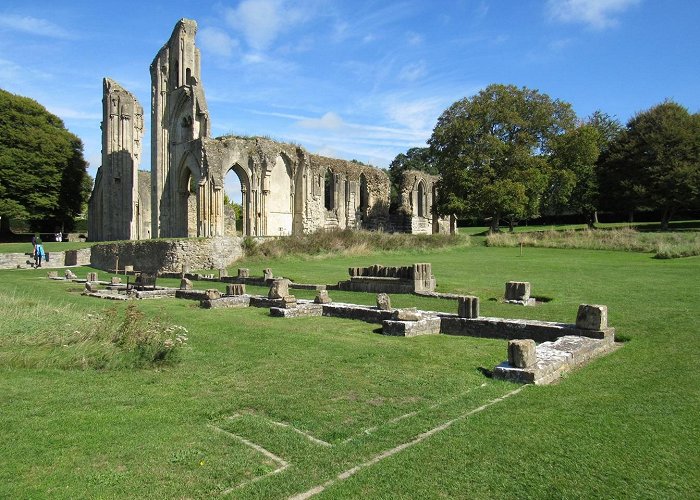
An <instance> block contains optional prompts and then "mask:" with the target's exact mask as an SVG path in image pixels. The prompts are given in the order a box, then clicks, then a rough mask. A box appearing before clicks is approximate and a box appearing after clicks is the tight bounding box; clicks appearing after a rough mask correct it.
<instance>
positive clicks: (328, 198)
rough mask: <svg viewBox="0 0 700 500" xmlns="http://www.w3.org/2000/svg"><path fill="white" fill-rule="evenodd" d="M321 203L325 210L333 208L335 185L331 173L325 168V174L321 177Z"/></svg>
mask: <svg viewBox="0 0 700 500" xmlns="http://www.w3.org/2000/svg"><path fill="white" fill-rule="evenodd" d="M323 203H324V205H325V207H326V210H333V209H334V208H335V186H334V183H333V173H332V172H331V171H330V170H326V176H325V177H324V179H323Z"/></svg>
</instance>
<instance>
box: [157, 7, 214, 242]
mask: <svg viewBox="0 0 700 500" xmlns="http://www.w3.org/2000/svg"><path fill="white" fill-rule="evenodd" d="M196 33H197V23H196V22H195V21H193V20H190V19H181V20H180V21H179V22H178V23H177V25H176V26H175V28H174V30H173V33H172V35H171V36H170V39H169V40H168V42H167V43H166V44H165V45H164V46H163V48H161V49H160V51H159V52H158V54H157V55H156V57H155V59H154V60H153V63H152V64H151V96H152V101H151V128H152V130H151V189H152V195H151V225H152V229H151V236H152V237H154V238H157V237H180V236H185V237H191V236H211V235H212V233H211V227H212V225H211V224H210V222H209V221H208V220H205V219H204V218H203V214H205V213H206V212H207V207H208V206H210V205H211V203H212V201H211V199H210V198H209V197H208V194H209V193H210V190H209V189H207V187H208V186H206V179H207V175H206V172H203V171H202V152H201V143H200V142H198V141H197V140H198V139H200V138H202V137H208V136H209V134H210V127H211V125H210V120H209V111H208V108H207V103H206V100H205V97H204V89H203V88H202V86H201V56H200V53H199V49H198V48H197V47H196V46H195V43H194V39H195V35H196ZM192 209H194V210H195V215H194V216H191V214H190V211H191V210H192ZM193 226H194V227H193Z"/></svg>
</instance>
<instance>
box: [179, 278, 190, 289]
mask: <svg viewBox="0 0 700 500" xmlns="http://www.w3.org/2000/svg"><path fill="white" fill-rule="evenodd" d="M180 290H192V282H191V281H190V280H188V279H187V278H182V279H181V280H180Z"/></svg>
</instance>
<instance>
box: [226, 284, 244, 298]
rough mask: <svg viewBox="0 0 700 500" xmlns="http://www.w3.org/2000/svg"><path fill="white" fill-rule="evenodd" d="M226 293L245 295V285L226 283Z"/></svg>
mask: <svg viewBox="0 0 700 500" xmlns="http://www.w3.org/2000/svg"><path fill="white" fill-rule="evenodd" d="M226 295H245V285H244V284H238V283H229V284H228V285H226Z"/></svg>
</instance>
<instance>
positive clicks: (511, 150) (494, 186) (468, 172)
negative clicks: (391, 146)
mask: <svg viewBox="0 0 700 500" xmlns="http://www.w3.org/2000/svg"><path fill="white" fill-rule="evenodd" d="M575 122H576V115H575V114H574V112H573V110H572V109H571V105H570V104H568V103H565V102H562V101H559V100H553V99H551V98H550V97H549V96H548V95H546V94H542V93H540V92H538V91H536V90H531V89H528V88H526V87H522V88H518V87H515V86H513V85H499V84H494V85H489V86H488V87H487V88H485V89H484V90H482V91H481V92H479V93H478V94H477V95H475V96H472V97H470V98H464V99H462V100H460V101H457V102H456V103H454V104H453V105H452V106H450V107H449V108H448V109H447V110H446V111H445V112H444V113H443V114H442V115H441V116H440V118H439V119H438V123H437V125H436V126H435V129H434V130H433V135H432V137H431V138H430V141H429V144H430V150H431V155H432V156H433V157H434V159H435V165H436V167H437V169H438V171H439V172H440V174H441V176H442V181H441V186H440V190H439V193H440V195H439V199H438V211H439V212H440V213H441V214H451V213H455V214H458V215H461V216H478V217H491V230H492V231H497V230H498V229H499V223H500V219H501V218H502V217H504V216H505V217H507V218H509V219H510V220H511V221H512V220H513V219H514V218H515V219H517V218H522V217H535V216H537V215H539V212H540V208H541V205H542V201H543V198H544V197H545V195H546V190H547V188H548V186H549V184H550V181H551V180H552V178H553V168H554V167H555V166H556V165H554V164H553V163H552V162H551V161H550V159H551V156H552V153H553V146H554V144H553V141H554V139H556V138H557V137H559V136H561V135H563V134H564V133H566V132H567V131H569V130H572V129H573V128H574V125H575Z"/></svg>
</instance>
